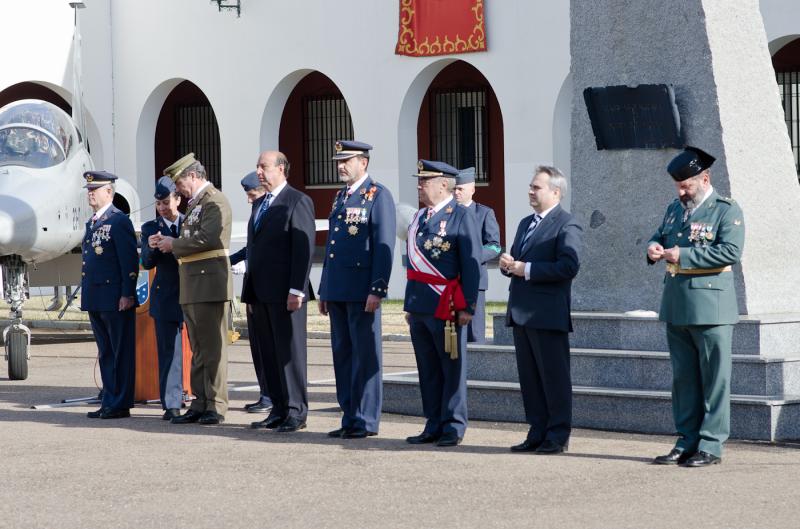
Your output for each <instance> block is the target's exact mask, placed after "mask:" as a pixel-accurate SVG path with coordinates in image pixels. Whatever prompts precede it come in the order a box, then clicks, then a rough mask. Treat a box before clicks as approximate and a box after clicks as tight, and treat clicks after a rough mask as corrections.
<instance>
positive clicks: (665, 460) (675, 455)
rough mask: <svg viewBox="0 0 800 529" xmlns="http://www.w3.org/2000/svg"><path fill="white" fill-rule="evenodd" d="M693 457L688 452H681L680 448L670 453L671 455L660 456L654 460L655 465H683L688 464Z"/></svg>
mask: <svg viewBox="0 0 800 529" xmlns="http://www.w3.org/2000/svg"><path fill="white" fill-rule="evenodd" d="M692 455H694V454H691V453H689V452H687V451H686V450H681V449H680V448H673V449H672V450H670V451H669V454H667V455H663V456H658V457H656V458H655V459H653V464H654V465H682V464H684V463H686V461H687V460H688V459H689V458H690V457H692Z"/></svg>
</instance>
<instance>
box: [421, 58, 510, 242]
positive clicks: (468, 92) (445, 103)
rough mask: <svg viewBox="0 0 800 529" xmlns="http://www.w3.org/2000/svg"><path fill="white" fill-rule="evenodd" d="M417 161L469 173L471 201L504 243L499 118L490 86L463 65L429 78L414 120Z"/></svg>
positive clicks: (503, 188) (481, 76) (443, 70)
mask: <svg viewBox="0 0 800 529" xmlns="http://www.w3.org/2000/svg"><path fill="white" fill-rule="evenodd" d="M417 152H418V155H419V158H425V159H433V160H440V161H443V162H447V163H449V164H450V165H452V166H454V167H457V168H459V169H463V168H466V167H475V177H476V185H477V190H476V193H475V200H476V201H478V202H480V203H482V204H485V205H487V206H489V207H491V208H492V209H494V212H495V216H496V217H497V221H498V223H499V224H500V240H505V178H504V170H503V168H504V160H503V116H502V113H501V111H500V105H499V103H498V102H497V97H496V96H495V93H494V90H493V89H492V86H491V84H489V81H488V80H487V79H486V77H484V76H483V74H482V73H481V72H479V71H478V69H477V68H475V67H474V66H472V65H471V64H469V63H467V62H464V61H455V62H453V63H451V64H449V65H447V66H445V67H444V68H443V69H442V71H441V72H439V74H438V75H437V76H436V77H434V79H433V81H431V84H430V86H429V87H428V90H427V92H426V93H425V97H424V98H423V99H422V104H421V105H420V109H419V117H418V119H417Z"/></svg>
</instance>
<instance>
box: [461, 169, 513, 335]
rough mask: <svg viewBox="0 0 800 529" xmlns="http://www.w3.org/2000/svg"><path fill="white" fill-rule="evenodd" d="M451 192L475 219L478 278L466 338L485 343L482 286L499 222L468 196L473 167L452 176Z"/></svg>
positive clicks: (497, 239)
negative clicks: (474, 303) (479, 271)
mask: <svg viewBox="0 0 800 529" xmlns="http://www.w3.org/2000/svg"><path fill="white" fill-rule="evenodd" d="M454 195H455V197H456V200H457V201H458V203H459V204H461V205H462V206H464V207H465V208H467V209H468V210H470V212H472V214H473V215H475V223H476V225H477V226H478V230H480V234H481V243H482V246H481V281H480V285H479V286H478V302H477V303H476V305H475V314H474V315H473V316H472V321H470V322H469V329H468V333H467V341H468V342H474V343H486V289H487V288H489V271H488V269H487V264H488V263H489V261H491V260H492V259H494V258H496V257H497V256H499V255H500V251H501V248H500V226H499V225H498V224H497V218H496V217H495V215H494V210H493V209H492V208H490V207H489V206H484V205H483V204H478V203H477V202H475V201H473V200H472V197H473V196H474V195H475V168H474V167H469V168H467V169H463V170H461V171H459V173H458V176H456V188H455V192H454Z"/></svg>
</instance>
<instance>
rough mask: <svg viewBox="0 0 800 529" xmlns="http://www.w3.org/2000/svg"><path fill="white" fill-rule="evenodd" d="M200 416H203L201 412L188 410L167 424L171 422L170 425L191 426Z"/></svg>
mask: <svg viewBox="0 0 800 529" xmlns="http://www.w3.org/2000/svg"><path fill="white" fill-rule="evenodd" d="M202 416H203V412H202V411H197V410H192V409H190V410H189V411H187V412H186V413H184V414H183V415H181V416H180V417H175V418H173V419H171V420H170V421H169V422H171V423H172V424H191V423H193V422H197V421H199V420H200V417H202Z"/></svg>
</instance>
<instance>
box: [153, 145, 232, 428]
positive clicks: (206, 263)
mask: <svg viewBox="0 0 800 529" xmlns="http://www.w3.org/2000/svg"><path fill="white" fill-rule="evenodd" d="M164 174H165V175H166V176H169V177H170V178H171V179H172V181H173V182H175V187H176V188H177V190H178V192H179V193H180V194H181V195H183V196H184V197H186V198H188V199H189V206H188V208H187V209H186V218H185V219H184V222H183V225H182V226H181V232H180V236H179V237H178V238H175V237H172V236H171V235H170V236H166V235H158V243H157V246H158V249H159V250H161V251H162V252H165V253H167V252H172V254H173V255H174V256H175V257H176V258H177V259H178V264H179V265H180V266H179V268H178V275H179V277H180V304H181V308H182V309H183V316H184V320H185V322H186V330H187V332H188V334H189V343H190V344H191V346H192V371H191V378H190V380H191V384H192V393H194V395H195V399H194V400H193V401H192V405H191V407H190V408H189V411H187V412H186V413H185V414H183V415H181V416H180V417H175V418H173V419H172V423H173V424H187V423H195V422H197V423H200V424H206V425H208V424H219V423H220V422H222V421H223V420H224V419H225V413H226V412H227V411H228V351H227V342H228V315H229V312H228V311H229V303H230V300H231V299H232V298H233V283H232V281H231V274H230V262H229V260H228V255H229V251H228V248H229V246H230V242H231V207H230V204H229V203H228V199H227V198H225V195H223V194H222V192H221V191H219V190H218V189H217V188H215V187H214V186H213V185H212V184H211V182H209V181H208V180H207V179H206V170H205V167H203V164H201V163H200V162H199V161H197V160H195V158H194V153H190V154H187V155H186V156H184V157H183V158H181V159H180V160H178V161H176V162H175V163H174V164H172V165H170V166H169V167H167V168H166V169H164Z"/></svg>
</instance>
